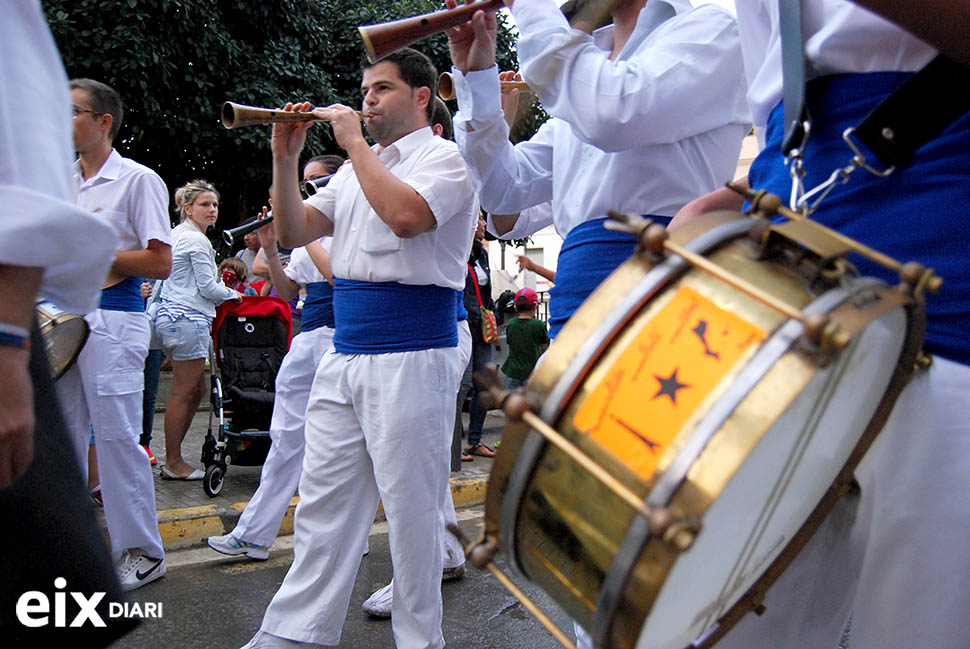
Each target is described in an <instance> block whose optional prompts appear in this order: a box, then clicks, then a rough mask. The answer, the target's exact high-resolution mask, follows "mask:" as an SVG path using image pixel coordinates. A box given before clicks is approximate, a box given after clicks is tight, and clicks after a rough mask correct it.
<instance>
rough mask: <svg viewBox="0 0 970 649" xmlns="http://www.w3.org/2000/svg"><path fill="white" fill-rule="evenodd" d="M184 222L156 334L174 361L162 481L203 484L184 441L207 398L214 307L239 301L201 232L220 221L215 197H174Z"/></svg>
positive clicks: (181, 193)
mask: <svg viewBox="0 0 970 649" xmlns="http://www.w3.org/2000/svg"><path fill="white" fill-rule="evenodd" d="M175 209H176V211H177V212H178V213H179V214H180V216H181V219H182V222H181V223H180V224H179V225H177V226H176V227H175V228H174V229H173V230H172V273H171V275H169V277H168V279H166V280H165V282H164V283H163V284H162V292H161V298H160V299H161V306H159V308H158V313H157V315H156V316H155V331H156V333H157V335H158V337H159V339H160V341H161V345H162V349H163V350H164V351H165V355H166V356H168V357H169V358H170V359H171V360H172V394H171V397H170V398H169V401H168V407H167V408H166V410H165V465H164V466H163V467H162V469H161V472H162V479H163V480H201V479H202V477H203V475H204V474H203V472H202V471H200V470H199V469H195V468H193V467H192V466H191V465H189V464H188V463H187V462H186V461H185V460H184V459H182V440H183V439H184V438H185V433H186V432H187V431H188V429H189V424H191V422H192V417H193V416H194V415H195V412H196V410H198V408H199V403H200V402H201V401H202V395H203V394H205V382H204V380H203V371H204V370H205V359H206V357H207V356H208V352H209V337H210V332H209V330H210V327H211V326H212V318H213V317H214V316H215V314H216V309H215V308H216V305H218V304H221V303H222V302H225V301H226V300H239V299H241V297H242V296H241V295H240V294H239V293H238V292H237V291H234V290H233V289H231V288H228V287H226V286H224V285H223V284H220V283H219V281H218V271H217V269H216V262H215V250H213V248H212V244H211V243H210V242H209V239H208V237H206V236H205V231H206V230H207V229H208V228H209V227H210V226H213V225H215V222H216V219H217V218H218V216H219V192H217V191H216V188H215V187H213V186H212V185H210V184H209V183H207V182H206V181H204V180H194V181H192V182H190V183H188V184H186V185H184V186H182V187H180V188H179V189H178V190H177V191H176V192H175Z"/></svg>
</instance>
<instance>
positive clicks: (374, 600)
mask: <svg viewBox="0 0 970 649" xmlns="http://www.w3.org/2000/svg"><path fill="white" fill-rule="evenodd" d="M464 576H465V564H464V563H462V564H461V565H458V566H455V567H454V568H445V569H444V570H442V571H441V581H448V580H449V579H461V578H462V577H464ZM393 603H394V580H393V579H392V580H391V583H389V584H388V585H387V586H384V587H383V588H380V589H378V590H375V591H374V592H373V593H372V594H371V596H370V597H368V598H367V599H366V600H365V601H364V603H363V604H361V606H360V608H361V610H362V611H364V613H367V614H368V615H370V616H371V617H379V618H384V619H387V618H389V617H391V605H392V604H393Z"/></svg>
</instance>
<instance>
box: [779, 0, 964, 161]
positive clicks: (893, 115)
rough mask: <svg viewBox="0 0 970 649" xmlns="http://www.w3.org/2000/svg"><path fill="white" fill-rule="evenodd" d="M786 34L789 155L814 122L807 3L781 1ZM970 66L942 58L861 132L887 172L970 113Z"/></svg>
mask: <svg viewBox="0 0 970 649" xmlns="http://www.w3.org/2000/svg"><path fill="white" fill-rule="evenodd" d="M778 4H779V20H780V30H781V52H782V74H783V77H784V86H783V93H782V95H783V100H784V110H785V136H784V138H783V139H782V153H783V154H784V155H786V156H788V155H789V154H791V152H792V151H793V150H794V149H796V148H798V147H801V146H802V145H803V143H804V140H805V138H806V137H808V132H807V130H806V128H805V127H806V122H809V121H810V120H811V117H810V115H809V113H808V108H807V105H806V102H805V78H806V70H807V68H808V65H809V63H808V60H807V57H806V56H805V41H804V33H803V31H802V16H801V0H778ZM968 86H970V68H966V67H964V66H962V65H960V64H959V63H956V62H954V61H953V60H952V59H950V58H948V57H946V56H944V55H942V54H941V55H939V56H937V57H936V58H935V59H933V60H932V61H930V62H929V63H928V64H927V65H926V67H924V68H923V69H922V70H920V71H919V72H917V73H916V74H915V75H913V76H912V77H911V78H910V79H909V80H907V81H906V82H905V83H903V84H902V85H901V86H900V87H899V88H898V89H897V90H896V91H895V92H893V93H892V94H891V95H889V96H888V97H886V99H884V100H883V101H882V102H881V103H880V104H879V105H878V106H876V107H875V108H874V109H873V110H872V112H870V113H869V114H868V115H867V116H866V118H865V119H864V120H863V121H862V123H860V124H859V125H858V126H857V127H856V128H855V133H854V135H855V137H856V138H858V140H859V141H861V142H862V143H863V144H864V145H865V146H866V147H867V148H868V149H869V150H870V151H871V152H872V153H873V154H875V156H876V157H877V158H878V159H879V161H880V162H881V163H882V164H883V165H885V167H887V168H891V167H896V166H902V165H905V164H906V163H908V162H909V161H910V160H911V159H912V157H913V155H914V154H915V153H916V151H917V150H918V149H919V148H920V147H922V146H923V145H924V144H926V143H927V142H929V141H930V140H933V139H935V138H937V137H938V136H939V135H940V134H941V133H942V132H943V131H944V130H945V129H946V127H947V126H949V125H950V124H951V123H953V122H954V121H955V120H956V119H957V118H959V117H960V116H961V115H964V114H965V113H967V111H970V95H964V94H963V92H961V91H959V88H966V87H968Z"/></svg>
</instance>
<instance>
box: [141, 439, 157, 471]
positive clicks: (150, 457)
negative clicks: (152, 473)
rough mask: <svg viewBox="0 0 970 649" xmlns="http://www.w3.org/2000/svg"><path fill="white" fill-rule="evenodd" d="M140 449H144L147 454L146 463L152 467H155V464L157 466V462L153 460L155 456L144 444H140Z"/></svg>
mask: <svg viewBox="0 0 970 649" xmlns="http://www.w3.org/2000/svg"><path fill="white" fill-rule="evenodd" d="M141 447H142V448H143V449H145V453H147V454H148V462H149V464H151V465H152V466H155V465H156V464H158V460H156V459H155V454H154V453H152V449H150V448H148V447H147V446H145V445H144V444H142V445H141Z"/></svg>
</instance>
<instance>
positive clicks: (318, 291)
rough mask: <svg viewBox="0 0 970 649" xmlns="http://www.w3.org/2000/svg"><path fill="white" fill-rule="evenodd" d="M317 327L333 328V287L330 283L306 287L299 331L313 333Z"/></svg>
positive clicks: (319, 283) (317, 283)
mask: <svg viewBox="0 0 970 649" xmlns="http://www.w3.org/2000/svg"><path fill="white" fill-rule="evenodd" d="M319 327H331V328H333V287H332V286H331V285H330V282H310V283H309V284H307V285H306V299H304V300H303V316H302V320H301V324H300V331H313V330H314V329H317V328H319Z"/></svg>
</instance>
